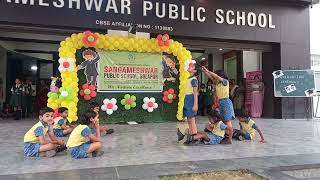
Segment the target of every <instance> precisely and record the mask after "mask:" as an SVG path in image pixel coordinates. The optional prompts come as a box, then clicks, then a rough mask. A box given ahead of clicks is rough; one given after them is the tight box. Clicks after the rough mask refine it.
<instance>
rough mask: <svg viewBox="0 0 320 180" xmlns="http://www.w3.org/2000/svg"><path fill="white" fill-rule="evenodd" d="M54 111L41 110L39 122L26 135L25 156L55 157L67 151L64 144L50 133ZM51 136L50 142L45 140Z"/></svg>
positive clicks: (47, 108) (48, 109)
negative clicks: (60, 152)
mask: <svg viewBox="0 0 320 180" xmlns="http://www.w3.org/2000/svg"><path fill="white" fill-rule="evenodd" d="M52 119H53V109H51V108H49V107H45V108H42V109H40V112H39V122H38V123H37V124H35V125H34V126H33V127H32V128H31V129H30V130H29V131H28V132H27V133H26V134H25V135H24V155H25V156H29V157H39V156H40V157H44V156H46V157H53V156H55V154H56V152H59V151H62V150H65V146H64V142H63V141H61V140H59V139H58V138H57V137H55V136H54V134H53V132H52V131H50V126H49V124H51V123H52ZM46 134H48V135H49V138H50V140H47V139H46V138H45V136H46Z"/></svg>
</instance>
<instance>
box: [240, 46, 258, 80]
mask: <svg viewBox="0 0 320 180" xmlns="http://www.w3.org/2000/svg"><path fill="white" fill-rule="evenodd" d="M242 53H243V76H244V78H246V72H251V71H259V70H261V66H262V65H261V52H257V51H243V52H242Z"/></svg>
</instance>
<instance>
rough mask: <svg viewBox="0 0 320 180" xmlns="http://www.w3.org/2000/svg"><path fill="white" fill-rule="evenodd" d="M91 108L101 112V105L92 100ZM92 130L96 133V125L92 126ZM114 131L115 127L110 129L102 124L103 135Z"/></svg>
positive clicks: (101, 132)
mask: <svg viewBox="0 0 320 180" xmlns="http://www.w3.org/2000/svg"><path fill="white" fill-rule="evenodd" d="M90 110H91V111H94V112H96V113H98V114H99V111H100V105H99V104H98V103H96V102H92V103H91V106H90ZM90 128H91V130H92V132H93V133H94V134H95V131H96V129H95V128H94V127H90ZM113 132H114V130H113V129H109V127H108V126H107V125H104V126H100V134H101V136H104V135H107V134H112V133H113Z"/></svg>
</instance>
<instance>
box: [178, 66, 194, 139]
mask: <svg viewBox="0 0 320 180" xmlns="http://www.w3.org/2000/svg"><path fill="white" fill-rule="evenodd" d="M195 65H196V61H195V60H189V61H187V62H186V64H185V70H186V71H188V72H189V73H190V77H189V78H188V80H187V82H186V85H185V86H186V87H185V99H184V107H183V116H184V117H187V121H188V125H189V131H190V134H191V136H194V135H196V134H197V133H198V131H197V125H196V115H197V112H198V79H197V70H196V66H195ZM177 135H178V141H181V140H182V139H183V138H184V135H183V134H182V133H181V131H180V130H179V128H178V129H177Z"/></svg>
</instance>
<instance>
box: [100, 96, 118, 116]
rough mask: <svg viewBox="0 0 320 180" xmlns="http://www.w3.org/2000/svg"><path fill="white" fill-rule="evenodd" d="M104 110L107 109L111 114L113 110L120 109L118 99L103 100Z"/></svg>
mask: <svg viewBox="0 0 320 180" xmlns="http://www.w3.org/2000/svg"><path fill="white" fill-rule="evenodd" d="M101 110H102V111H106V113H107V114H108V115H111V114H112V113H113V111H116V110H118V106H117V100H116V99H115V98H112V99H111V100H110V99H105V100H103V105H102V106H101Z"/></svg>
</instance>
